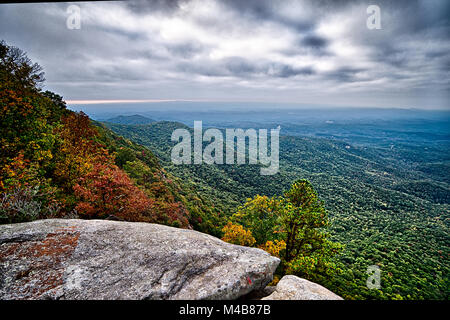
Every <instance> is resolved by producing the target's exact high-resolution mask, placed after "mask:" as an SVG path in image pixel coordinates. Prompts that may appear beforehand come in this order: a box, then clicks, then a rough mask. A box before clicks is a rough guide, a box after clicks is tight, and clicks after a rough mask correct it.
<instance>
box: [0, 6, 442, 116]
mask: <svg viewBox="0 0 450 320" xmlns="http://www.w3.org/2000/svg"><path fill="white" fill-rule="evenodd" d="M369 4H372V1H364V0H363V1H334V0H333V1H329V0H316V1H313V0H298V1H297V0H285V1H272V0H247V1H239V0H223V1H220V0H206V1H198V0H172V1H163V0H149V1H144V0H134V1H124V2H97V3H79V4H78V5H79V6H80V7H81V12H82V28H81V30H68V29H67V28H66V27H65V21H66V18H67V13H66V8H67V6H68V4H67V3H58V4H55V3H53V4H52V3H47V4H43V3H42V4H8V5H0V38H1V39H4V40H6V41H7V43H9V44H12V45H16V46H18V47H20V48H22V49H24V50H25V51H27V52H28V54H29V55H30V57H31V58H32V59H33V60H35V61H36V62H38V63H40V64H41V65H42V66H43V67H44V69H45V71H46V78H47V80H48V82H47V86H48V88H49V89H52V90H55V91H57V92H59V93H60V94H63V95H64V96H65V97H66V98H67V99H74V100H78V99H79V100H85V99H151V98H154V99H163V98H164V99H170V98H173V99H183V98H186V99H195V98H199V99H200V98H201V99H205V98H207V99H211V100H226V99H232V100H239V99H243V100H251V99H254V100H255V101H257V100H258V97H260V96H261V93H263V96H264V97H265V99H272V100H273V101H281V100H283V101H286V100H287V101H291V102H311V103H319V104H327V103H331V104H332V103H334V102H335V101H339V102H340V103H341V104H346V103H348V104H353V105H355V104H364V105H374V106H385V104H386V100H387V98H386V97H389V99H392V101H390V103H391V104H392V105H395V106H402V107H408V106H410V107H436V108H450V107H449V105H448V101H449V100H450V99H449V97H450V94H449V92H450V88H449V87H450V85H449V83H450V81H449V80H450V79H449V73H448V71H449V61H450V53H449V52H450V39H449V34H450V23H449V20H450V19H448V16H450V2H449V1H446V0H426V1H421V0H411V1H406V0H399V1H387V0H379V1H377V4H378V5H379V6H380V8H381V18H382V20H381V23H382V29H381V30H369V29H367V28H366V19H367V13H366V8H367V6H368V5H369ZM87 84H88V85H87ZM420 93H423V94H424V97H428V98H427V99H428V100H424V99H417V94H420Z"/></svg>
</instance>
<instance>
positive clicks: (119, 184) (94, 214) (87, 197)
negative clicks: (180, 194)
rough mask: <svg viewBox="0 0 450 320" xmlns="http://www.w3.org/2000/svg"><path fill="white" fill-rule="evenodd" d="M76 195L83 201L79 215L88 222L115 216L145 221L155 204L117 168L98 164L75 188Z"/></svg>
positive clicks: (79, 208)
mask: <svg viewBox="0 0 450 320" xmlns="http://www.w3.org/2000/svg"><path fill="white" fill-rule="evenodd" d="M74 191H75V195H76V196H77V197H78V198H79V199H80V200H81V201H80V202H79V203H78V205H77V206H76V209H77V211H78V212H79V213H80V214H81V215H84V216H86V217H89V218H105V217H108V216H111V215H112V216H115V217H117V218H119V219H122V220H127V221H144V220H145V216H148V214H149V212H150V206H151V204H152V201H151V199H149V198H148V197H147V196H146V195H145V194H144V192H143V191H142V190H140V189H139V188H138V187H136V186H135V185H133V183H132V181H131V179H130V178H129V177H128V176H127V175H126V173H125V172H123V171H122V170H121V169H119V168H118V167H117V166H115V165H108V164H102V163H95V164H94V167H93V169H92V171H91V172H89V173H88V174H87V175H86V176H84V177H82V178H81V179H80V180H79V183H77V184H76V185H75V186H74Z"/></svg>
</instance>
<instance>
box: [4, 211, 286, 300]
mask: <svg viewBox="0 0 450 320" xmlns="http://www.w3.org/2000/svg"><path fill="white" fill-rule="evenodd" d="M279 262H280V261H279V259H278V258H276V257H273V256H270V255H269V254H268V253H266V252H265V251H263V250H260V249H256V248H248V247H243V246H237V245H232V244H229V243H226V242H223V241H221V240H219V239H217V238H215V237H212V236H210V235H207V234H204V233H200V232H197V231H193V230H186V229H177V228H172V227H168V226H164V225H158V224H150V223H137V222H118V221H106V220H77V219H73V220H69V219H49V220H39V221H34V222H28V223H19V224H10V225H1V226H0V299H81V300H82V299H189V300H190V299H236V298H238V297H240V296H242V295H245V294H247V293H249V292H251V291H253V290H258V289H262V288H264V287H265V286H266V285H267V284H268V283H269V282H270V281H271V280H272V276H273V272H274V271H275V269H276V267H277V266H278V264H279Z"/></svg>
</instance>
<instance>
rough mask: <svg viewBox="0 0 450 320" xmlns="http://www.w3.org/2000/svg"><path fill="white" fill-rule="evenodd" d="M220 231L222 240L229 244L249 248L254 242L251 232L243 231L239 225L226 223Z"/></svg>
mask: <svg viewBox="0 0 450 320" xmlns="http://www.w3.org/2000/svg"><path fill="white" fill-rule="evenodd" d="M222 231H223V233H224V235H223V237H222V240H223V241H226V242H229V243H233V244H238V245H241V246H249V247H251V246H253V245H254V244H255V242H256V240H255V238H253V236H252V233H251V231H249V230H245V229H244V228H243V227H242V226H241V225H238V224H233V223H232V222H228V223H227V224H226V225H225V227H223V229H222Z"/></svg>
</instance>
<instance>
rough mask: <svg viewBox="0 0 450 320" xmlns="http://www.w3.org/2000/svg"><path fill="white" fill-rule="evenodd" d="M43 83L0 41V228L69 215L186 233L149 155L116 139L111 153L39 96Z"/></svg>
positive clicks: (89, 130) (54, 98)
mask: <svg viewBox="0 0 450 320" xmlns="http://www.w3.org/2000/svg"><path fill="white" fill-rule="evenodd" d="M43 81H44V74H43V72H42V68H41V67H40V66H39V65H37V64H33V63H32V62H31V61H30V60H29V59H28V58H27V56H26V54H25V53H24V52H23V51H21V50H20V49H18V48H15V47H11V46H8V45H6V44H5V43H4V42H0V200H1V203H0V221H1V222H6V223H10V222H22V221H27V220H33V219H37V218H49V217H62V216H75V217H80V218H87V219H93V218H113V219H118V220H124V221H146V222H158V223H165V224H169V225H173V226H177V227H184V228H189V227H190V224H189V212H188V210H187V209H186V207H185V205H184V204H183V203H182V202H181V201H179V199H175V196H174V195H173V192H172V191H171V188H170V187H169V185H170V183H171V181H170V180H169V179H166V178H165V176H164V174H162V173H161V172H162V171H161V170H162V169H161V168H159V166H158V163H157V161H155V159H153V158H152V156H151V155H150V152H148V153H147V152H146V151H144V150H135V149H133V148H132V146H131V144H129V143H126V142H125V141H123V139H122V140H121V141H119V143H120V144H121V145H122V146H120V147H117V145H116V144H115V141H114V139H112V138H111V137H110V136H108V134H107V133H105V132H104V131H101V130H100V128H99V127H98V126H95V125H94V124H93V123H92V121H91V119H89V117H88V116H87V115H85V114H84V113H82V112H80V113H75V112H72V111H69V110H67V109H66V105H65V102H64V101H63V100H62V97H60V96H59V95H57V94H54V93H52V92H49V91H45V92H43V91H42V90H41V84H42V82H43ZM116 157H117V160H116ZM128 172H129V173H130V174H131V176H133V177H130V176H129V175H128ZM30 208H32V210H31V209H30ZM55 208H57V210H56V209H55ZM22 211H24V212H25V211H27V212H33V214H23V213H22Z"/></svg>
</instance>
